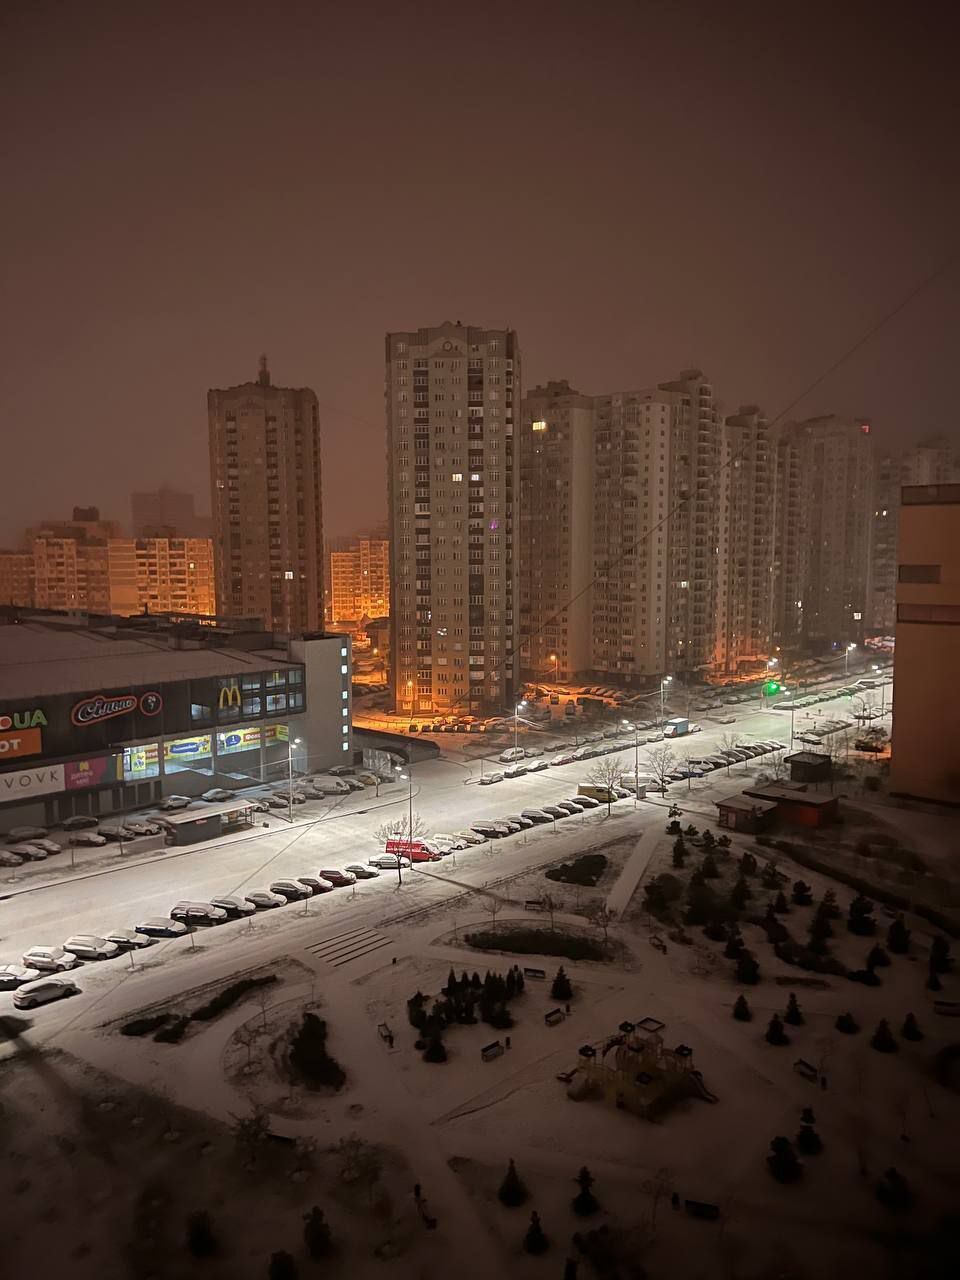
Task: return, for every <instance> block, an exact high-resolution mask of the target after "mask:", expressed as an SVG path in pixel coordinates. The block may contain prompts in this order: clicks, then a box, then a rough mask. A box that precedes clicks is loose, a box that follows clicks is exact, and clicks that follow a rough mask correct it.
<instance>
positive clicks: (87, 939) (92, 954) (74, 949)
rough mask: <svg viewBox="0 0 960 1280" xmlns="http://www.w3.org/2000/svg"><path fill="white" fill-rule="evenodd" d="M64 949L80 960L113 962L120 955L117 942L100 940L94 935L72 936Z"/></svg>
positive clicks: (79, 934) (80, 934)
mask: <svg viewBox="0 0 960 1280" xmlns="http://www.w3.org/2000/svg"><path fill="white" fill-rule="evenodd" d="M63 949H64V951H69V952H70V954H71V955H72V956H76V957H77V959H78V960H112V959H113V957H114V956H118V955H119V954H120V948H119V947H118V946H117V944H116V943H115V942H109V941H108V940H107V939H106V938H98V937H97V936H96V934H93V933H74V934H72V935H71V936H70V937H69V938H68V939H67V940H66V942H65V943H64V944H63Z"/></svg>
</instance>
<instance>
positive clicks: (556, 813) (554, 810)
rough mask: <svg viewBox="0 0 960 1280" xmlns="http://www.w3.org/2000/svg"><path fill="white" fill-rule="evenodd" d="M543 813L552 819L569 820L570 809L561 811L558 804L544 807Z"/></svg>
mask: <svg viewBox="0 0 960 1280" xmlns="http://www.w3.org/2000/svg"><path fill="white" fill-rule="evenodd" d="M542 808H543V812H544V813H545V814H547V816H548V817H549V818H551V819H553V818H569V816H570V811H569V809H561V808H560V806H559V805H558V804H545V805H543V806H542Z"/></svg>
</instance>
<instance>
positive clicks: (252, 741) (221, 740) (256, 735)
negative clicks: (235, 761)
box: [217, 728, 260, 756]
mask: <svg viewBox="0 0 960 1280" xmlns="http://www.w3.org/2000/svg"><path fill="white" fill-rule="evenodd" d="M259 746H260V730H259V729H258V728H252V729H228V730H226V732H221V733H218V734H217V755H219V756H228V755H231V754H233V752H235V751H255V750H257V749H258V748H259Z"/></svg>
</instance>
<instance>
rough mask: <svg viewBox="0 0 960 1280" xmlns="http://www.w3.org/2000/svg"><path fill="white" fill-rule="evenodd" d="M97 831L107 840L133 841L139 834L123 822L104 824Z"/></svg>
mask: <svg viewBox="0 0 960 1280" xmlns="http://www.w3.org/2000/svg"><path fill="white" fill-rule="evenodd" d="M97 830H98V831H99V832H100V834H101V835H102V836H105V837H106V839H107V840H133V839H135V838H136V834H137V833H136V832H135V831H131V829H130V828H129V827H128V826H125V825H124V824H123V823H121V822H102V823H101V824H100V826H99V827H98V828H97Z"/></svg>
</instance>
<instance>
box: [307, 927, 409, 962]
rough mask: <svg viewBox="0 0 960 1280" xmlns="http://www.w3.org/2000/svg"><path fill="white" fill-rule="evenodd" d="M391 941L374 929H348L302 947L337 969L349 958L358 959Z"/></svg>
mask: <svg viewBox="0 0 960 1280" xmlns="http://www.w3.org/2000/svg"><path fill="white" fill-rule="evenodd" d="M391 942H392V939H391V938H387V937H385V936H384V934H382V933H378V932H377V930H376V929H350V930H348V931H347V932H346V933H338V934H335V935H334V936H333V937H332V938H324V939H322V941H320V942H311V943H310V944H309V946H307V947H306V948H304V949H305V950H306V951H309V952H310V954H311V955H313V956H316V957H317V959H318V960H326V962H327V963H328V964H329V965H331V966H332V968H334V969H339V968H340V967H341V966H342V965H345V964H349V963H350V961H351V960H359V959H360V957H361V956H366V955H370V953H371V952H373V951H380V950H381V949H382V948H383V947H388V946H390V944H391Z"/></svg>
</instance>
